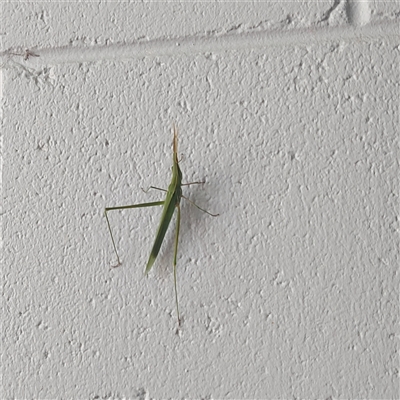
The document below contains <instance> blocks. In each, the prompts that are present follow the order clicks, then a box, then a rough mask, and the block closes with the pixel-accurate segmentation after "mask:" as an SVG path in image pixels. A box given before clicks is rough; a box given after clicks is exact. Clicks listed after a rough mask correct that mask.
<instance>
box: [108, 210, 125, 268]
mask: <svg viewBox="0 0 400 400" xmlns="http://www.w3.org/2000/svg"><path fill="white" fill-rule="evenodd" d="M104 216H105V217H106V220H107V225H108V231H109V232H110V236H111V240H112V244H113V247H114V251H115V255H116V256H117V265H113V268H116V267H119V266H120V265H121V261H120V259H119V255H118V252H117V247H116V246H115V241H114V236H113V234H112V232H111V226H110V221H109V220H108V216H107V209H105V210H104Z"/></svg>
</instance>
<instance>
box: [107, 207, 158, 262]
mask: <svg viewBox="0 0 400 400" xmlns="http://www.w3.org/2000/svg"><path fill="white" fill-rule="evenodd" d="M162 205H164V201H153V202H151V203H139V204H132V205H129V206H118V207H106V208H105V209H104V215H105V217H106V220H107V225H108V230H109V232H110V236H111V240H112V244H113V247H114V251H115V255H116V256H117V261H118V264H117V265H114V268H116V267H119V266H120V265H121V261H120V259H119V255H118V252H117V246H116V245H115V241H114V236H113V234H112V232H111V226H110V221H109V220H108V215H107V212H108V211H114V210H126V209H128V208H142V207H154V206H162Z"/></svg>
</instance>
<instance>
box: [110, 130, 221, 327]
mask: <svg viewBox="0 0 400 400" xmlns="http://www.w3.org/2000/svg"><path fill="white" fill-rule="evenodd" d="M172 160H173V164H172V179H171V183H170V184H169V186H168V190H165V189H160V188H157V187H155V186H150V189H156V190H161V191H163V192H166V193H167V196H166V198H165V200H164V201H154V202H151V203H140V204H132V205H129V206H119V207H107V208H106V209H105V211H104V215H105V217H106V220H107V225H108V230H109V231H110V235H111V240H112V244H113V247H114V251H115V254H116V256H117V261H118V264H117V265H116V267H118V266H119V265H121V261H120V258H119V256H118V252H117V248H116V246H115V241H114V237H113V234H112V232H111V226H110V221H109V220H108V216H107V213H108V212H109V211H112V210H125V209H127V208H140V207H153V206H163V211H162V215H161V221H160V224H159V226H158V229H157V235H156V238H155V240H154V244H153V248H152V249H151V253H150V256H149V260H148V261H147V265H146V269H145V274H147V273H148V272H149V271H150V269H151V267H152V266H153V264H154V261H155V260H156V258H157V255H158V253H159V251H160V248H161V244H162V242H163V240H164V237H165V234H166V233H167V230H168V226H169V224H170V222H171V219H172V216H173V214H174V211H175V208H176V209H177V211H178V212H177V218H176V232H175V246H174V247H175V249H174V289H175V304H176V313H177V316H178V325H180V323H181V319H180V314H179V305H178V291H177V284H176V258H177V253H178V239H179V226H180V221H181V209H180V201H181V198H182V197H183V198H184V199H186V200H188V201H189V202H190V203H191V204H193V205H194V206H195V207H197V208H198V209H199V210H201V211H204V212H205V213H207V214H209V215H211V216H212V217H217V216H218V215H219V214H211V213H209V212H208V211H206V210H204V209H203V208H201V207H199V206H198V205H197V204H195V203H193V201H191V200H189V199H188V198H187V197H185V196H183V195H182V186H189V185H199V184H203V183H204V182H191V183H182V172H181V169H180V168H179V161H178V134H177V129H176V126H175V125H174V141H173V159H172Z"/></svg>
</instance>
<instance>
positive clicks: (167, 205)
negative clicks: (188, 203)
mask: <svg viewBox="0 0 400 400" xmlns="http://www.w3.org/2000/svg"><path fill="white" fill-rule="evenodd" d="M175 205H176V199H175V196H174V193H169V191H168V194H167V198H166V199H165V202H164V208H163V212H162V215H161V221H160V225H159V226H158V230H157V235H156V239H155V240H154V244H153V248H152V249H151V253H150V256H149V260H148V261H147V265H146V270H145V274H147V273H148V272H149V271H150V269H151V267H152V266H153V264H154V261H155V260H156V258H157V256H158V253H159V251H160V248H161V244H162V242H163V240H164V237H165V234H166V233H167V230H168V226H169V223H170V222H171V219H172V216H173V215H174V211H175Z"/></svg>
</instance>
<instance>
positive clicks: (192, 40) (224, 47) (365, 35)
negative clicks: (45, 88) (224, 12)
mask: <svg viewBox="0 0 400 400" xmlns="http://www.w3.org/2000/svg"><path fill="white" fill-rule="evenodd" d="M394 37H397V38H399V39H400V34H399V26H398V21H385V22H380V23H376V24H368V25H365V26H361V27H355V26H352V25H344V26H338V27H332V28H329V27H312V28H301V29H293V30H284V31H282V30H269V31H257V32H247V33H240V34H224V35H218V36H211V35H206V36H189V37H186V38H172V39H171V38H168V39H154V40H149V41H139V42H133V43H126V44H114V45H107V46H91V47H78V46H64V47H58V48H42V49H41V48H34V49H29V50H30V51H31V53H30V56H29V57H26V54H25V60H24V61H25V62H26V63H27V64H26V65H28V64H29V66H32V67H34V66H40V65H56V64H64V63H81V62H94V61H101V60H109V61H110V60H115V61H123V60H130V59H137V58H143V57H158V56H178V55H189V54H201V53H212V52H225V51H232V50H252V49H260V48H266V49H267V48H269V47H277V46H309V45H315V44H321V43H324V42H337V41H359V42H369V41H374V40H379V39H381V40H387V39H389V38H394ZM10 54H13V58H14V57H15V56H16V54H15V53H12V52H11V51H5V52H3V53H1V54H0V56H1V61H2V62H6V61H7V60H8V59H9V58H10ZM33 55H38V56H39V57H34V56H33ZM20 56H24V54H20Z"/></svg>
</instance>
